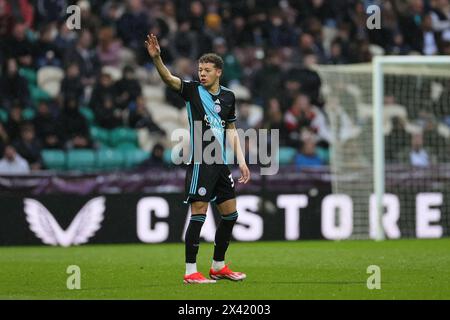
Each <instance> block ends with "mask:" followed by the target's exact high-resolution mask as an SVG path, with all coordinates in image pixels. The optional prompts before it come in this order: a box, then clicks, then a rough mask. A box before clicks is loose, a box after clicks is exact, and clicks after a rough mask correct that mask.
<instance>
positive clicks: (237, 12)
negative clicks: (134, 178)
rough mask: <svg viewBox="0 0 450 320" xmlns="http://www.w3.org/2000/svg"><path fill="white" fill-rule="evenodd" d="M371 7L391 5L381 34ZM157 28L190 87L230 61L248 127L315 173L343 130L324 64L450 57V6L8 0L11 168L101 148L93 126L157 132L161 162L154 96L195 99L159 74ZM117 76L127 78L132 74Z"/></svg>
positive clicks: (6, 153) (4, 102)
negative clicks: (155, 91) (331, 104)
mask: <svg viewBox="0 0 450 320" xmlns="http://www.w3.org/2000/svg"><path fill="white" fill-rule="evenodd" d="M73 4H74V5H78V7H79V8H80V9H81V25H80V27H81V28H80V29H79V30H77V29H75V30H70V29H69V27H68V25H67V23H66V22H67V18H68V17H69V16H70V14H68V13H67V12H66V8H67V7H68V6H70V5H73ZM371 4H377V5H379V6H380V7H381V22H382V25H381V29H379V30H377V29H375V30H369V29H368V28H367V27H366V21H367V17H368V14H367V13H366V8H367V7H368V6H369V5H371ZM148 33H154V34H155V35H157V36H158V38H159V42H160V45H161V49H162V58H163V60H164V61H165V62H166V63H167V64H168V65H169V67H170V68H171V69H172V70H173V72H174V73H175V74H176V75H178V76H180V77H183V78H188V79H195V78H196V59H197V58H198V57H199V56H200V55H201V54H202V53H205V52H216V53H218V54H220V55H221V56H222V58H223V60H224V76H223V79H222V84H223V85H225V86H228V87H230V88H232V89H233V88H235V89H236V90H237V91H239V92H243V94H239V95H237V98H238V101H237V110H238V114H239V115H238V119H239V121H238V123H237V127H239V128H243V129H247V128H250V127H253V128H267V129H279V130H280V143H281V145H282V146H287V147H290V148H292V149H293V150H295V154H294V155H293V157H292V158H291V160H290V162H291V163H295V164H297V165H298V166H305V165H306V166H316V165H326V164H327V163H328V159H329V155H328V154H329V153H328V149H329V142H330V132H329V128H328V120H327V117H326V114H325V113H324V112H323V106H324V101H323V98H322V97H321V95H320V87H321V80H320V78H319V76H318V74H317V72H316V71H314V68H313V66H314V65H315V64H350V63H361V62H370V61H371V59H372V56H373V55H375V54H380V53H381V54H401V55H407V54H423V55H437V54H447V55H448V54H450V4H449V0H408V1H406V0H405V1H401V0H399V1H397V0H394V1H389V0H379V1H377V0H372V1H370V0H366V1H356V0H333V1H331V0H302V1H300V0H291V1H288V0H264V1H257V0H224V1H218V0H202V1H200V0H193V1H184V0H167V1H161V0H128V1H117V0H108V1H101V0H90V1H88V0H80V1H69V0H54V1H45V0H0V63H1V65H2V70H1V76H0V96H1V99H0V120H1V121H0V154H1V156H0V158H2V160H0V170H1V171H2V172H5V171H7V172H17V173H20V172H28V171H29V170H40V169H45V168H46V165H45V163H44V161H43V158H42V155H41V153H42V150H48V149H58V150H59V149H62V150H72V149H98V148H101V147H102V144H101V143H99V141H98V139H96V137H94V136H92V130H91V129H92V126H95V127H99V128H102V129H105V130H114V129H116V128H122V127H128V128H131V129H136V130H146V131H147V132H148V134H147V137H158V138H157V139H156V140H155V141H154V142H155V143H153V144H151V145H150V150H151V148H155V154H157V155H158V159H159V160H158V159H157V160H155V161H152V159H150V160H149V161H146V163H148V164H149V165H152V164H154V163H159V162H160V161H161V158H162V154H163V152H164V150H163V148H164V147H170V146H169V145H167V143H164V141H165V140H167V138H168V137H170V132H167V130H165V129H164V124H163V123H159V122H158V121H155V120H154V118H155V114H154V113H152V112H150V110H149V108H148V104H149V103H150V104H151V103H152V101H151V99H152V96H150V97H149V96H146V95H145V92H144V91H145V90H144V87H145V86H151V87H154V88H161V90H165V91H164V93H163V102H164V104H169V105H171V106H172V107H173V108H174V109H177V110H182V109H183V107H184V103H183V101H182V100H180V97H179V96H178V95H177V94H176V93H174V92H171V91H170V90H169V89H163V88H164V87H163V86H162V85H161V83H160V82H158V80H157V77H154V76H152V74H153V75H154V74H155V70H154V68H153V66H152V64H151V61H150V59H149V57H148V55H147V53H146V51H145V47H144V40H145V38H146V35H147V34H148ZM46 67H56V68H59V69H61V70H63V73H62V75H63V76H62V79H61V81H60V89H59V90H58V92H57V94H56V95H52V94H49V92H48V91H46V90H45V88H42V87H41V86H40V85H39V83H38V82H37V78H39V77H38V76H39V70H41V69H43V68H46ZM105 67H112V68H115V69H114V70H120V77H115V75H114V73H113V72H110V71H108V70H110V69H107V68H105ZM149 100H150V101H149ZM156 109H157V108H156ZM152 110H154V109H152ZM257 111H259V113H260V114H261V115H262V116H260V117H258V116H255V115H254V114H253V113H254V112H257ZM180 112H181V111H180ZM139 144H140V147H141V148H147V149H148V146H147V147H144V146H143V144H142V143H141V141H139ZM250 147H251V146H248V145H246V149H249V148H250ZM150 150H149V151H150ZM156 151H157V152H156ZM246 151H247V153H248V152H249V150H246Z"/></svg>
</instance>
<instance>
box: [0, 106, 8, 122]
mask: <svg viewBox="0 0 450 320" xmlns="http://www.w3.org/2000/svg"><path fill="white" fill-rule="evenodd" d="M0 122H3V123H6V122H8V112H7V111H6V110H4V109H2V108H0Z"/></svg>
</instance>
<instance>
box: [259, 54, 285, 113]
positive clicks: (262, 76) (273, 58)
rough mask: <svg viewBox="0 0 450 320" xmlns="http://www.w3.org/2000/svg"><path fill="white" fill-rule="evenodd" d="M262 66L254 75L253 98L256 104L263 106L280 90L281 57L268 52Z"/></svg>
mask: <svg viewBox="0 0 450 320" xmlns="http://www.w3.org/2000/svg"><path fill="white" fill-rule="evenodd" d="M264 62H265V63H264V66H263V67H262V68H261V69H260V70H258V71H257V72H256V73H255V75H254V81H253V88H252V91H253V96H254V97H255V100H256V101H255V102H256V104H259V105H263V104H264V102H265V101H266V100H267V99H268V98H269V97H273V96H276V95H277V94H278V92H279V91H280V89H281V81H282V79H281V74H282V70H281V63H282V62H281V57H280V54H279V53H278V52H277V51H273V50H271V51H269V52H268V54H267V58H266V59H265V61H264Z"/></svg>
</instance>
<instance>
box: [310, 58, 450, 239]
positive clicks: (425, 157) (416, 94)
mask: <svg viewBox="0 0 450 320" xmlns="http://www.w3.org/2000/svg"><path fill="white" fill-rule="evenodd" d="M317 71H318V73H319V75H320V77H321V79H322V95H323V97H324V99H325V106H324V111H325V113H326V114H327V117H328V119H329V123H330V127H331V132H332V133H333V139H332V142H331V153H330V168H331V173H332V191H333V193H335V194H346V195H348V196H350V198H351V199H352V204H353V208H352V209H353V223H354V226H353V233H352V238H356V239H357V238H361V239H364V238H372V239H376V240H383V239H385V238H397V237H414V236H420V235H421V234H420V233H421V231H420V230H419V229H420V222H417V221H415V219H417V217H416V216H418V215H420V212H419V211H420V210H419V209H417V208H416V206H417V205H418V202H417V201H415V200H414V199H415V197H416V195H417V194H419V193H432V192H436V191H442V192H441V193H443V194H444V197H445V193H448V192H446V191H448V190H449V188H450V183H449V181H447V180H445V181H444V180H442V179H441V180H442V181H438V180H439V178H440V176H442V175H443V174H444V173H445V172H446V170H448V167H446V165H448V163H450V159H449V158H450V156H446V155H447V154H450V143H449V141H450V129H449V128H450V57H448V56H377V57H374V59H373V61H372V63H370V64H354V65H336V66H335V65H333V66H331V65H320V66H318V67H317ZM423 114H425V116H424V115H423ZM424 117H425V118H426V117H433V118H435V120H434V121H435V128H434V129H433V130H434V131H433V132H432V134H430V132H431V131H430V130H429V128H428V127H427V126H428V124H424V121H425V122H426V120H424V119H423V118H424ZM399 123H400V125H399ZM398 127H401V130H400V129H398ZM425 131H426V134H427V137H426V138H427V140H426V141H425V142H424V143H423V144H422V145H421V139H422V140H423V139H424V138H425V133H424V132H425ZM433 134H434V136H433ZM432 137H435V139H433V138H432ZM386 139H387V141H386ZM410 144H411V145H410ZM415 145H421V146H422V147H423V148H422V149H423V150H421V151H420V150H419V151H420V152H422V153H420V152H418V153H417V154H416V151H415V150H414V152H413V151H411V152H409V153H408V152H407V151H408V150H407V149H408V148H409V147H411V148H413V147H414V146H415ZM414 148H415V147H414ZM427 148H431V149H432V152H428V153H427V152H425V151H424V150H425V149H427ZM404 150H405V151H404ZM399 154H401V156H400V155H399ZM414 157H416V158H414ZM413 158H414V159H413ZM431 158H433V159H435V160H433V161H432V160H431ZM415 159H416V160H415ZM410 160H411V162H412V163H410ZM421 161H422V162H424V163H422V162H421ZM413 162H417V163H413ZM427 164H428V165H427ZM412 175H416V177H415V178H414V179H415V180H414V183H412V182H411V181H412V180H408V181H409V182H408V183H402V181H406V180H405V179H407V178H405V177H409V176H412ZM402 179H403V180H402ZM449 180H450V179H449ZM386 181H388V182H389V183H388V186H387V185H386ZM436 184H439V185H440V187H441V190H439V188H435V185H436ZM385 197H387V198H389V197H390V198H389V199H385ZM388 200H389V201H388ZM414 201H415V202H416V203H414ZM386 202H388V203H386ZM435 202H436V201H435ZM444 202H445V201H444ZM444 202H442V201H441V204H440V205H441V207H442V208H441V209H442V213H443V216H442V217H441V218H442V219H441V220H443V221H441V222H443V223H444V226H443V228H445V227H447V228H448V224H449V220H450V217H449V214H450V212H449V211H450V206H449V205H448V204H447V203H444ZM436 203H437V204H436V205H439V201H437V202H436ZM419 205H420V203H419ZM387 207H389V208H387ZM385 212H389V215H386V214H385ZM400 212H401V214H402V216H399V215H400ZM387 216H389V217H387ZM386 218H389V219H390V220H391V221H384V222H383V219H385V220H386ZM389 219H388V220H389ZM393 220H395V221H394V222H395V223H397V226H396V225H395V223H394V222H393ZM446 224H447V225H446ZM386 225H389V226H391V227H390V228H388V229H387V230H386ZM398 225H400V227H401V228H400V227H399V226H398ZM400 229H402V230H400ZM436 232H437V231H436ZM426 234H427V232H422V235H426ZM431 234H432V233H431Z"/></svg>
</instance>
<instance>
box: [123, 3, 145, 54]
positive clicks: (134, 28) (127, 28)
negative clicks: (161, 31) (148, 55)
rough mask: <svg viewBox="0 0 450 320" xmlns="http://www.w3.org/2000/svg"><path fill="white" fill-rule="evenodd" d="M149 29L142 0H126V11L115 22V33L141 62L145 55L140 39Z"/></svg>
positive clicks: (143, 37)
mask: <svg viewBox="0 0 450 320" xmlns="http://www.w3.org/2000/svg"><path fill="white" fill-rule="evenodd" d="M149 29H150V25H149V19H148V16H147V14H146V12H145V10H144V8H143V4H142V0H127V12H125V13H124V14H123V15H122V17H121V18H120V19H119V21H118V22H117V33H118V35H119V37H120V38H121V39H122V41H123V43H124V45H125V46H127V47H129V48H130V49H132V50H133V51H134V52H135V53H136V55H137V58H138V61H139V62H142V61H143V59H144V57H145V56H143V54H144V53H145V48H144V46H143V45H142V41H143V39H145V38H146V35H147V32H148V31H149Z"/></svg>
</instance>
